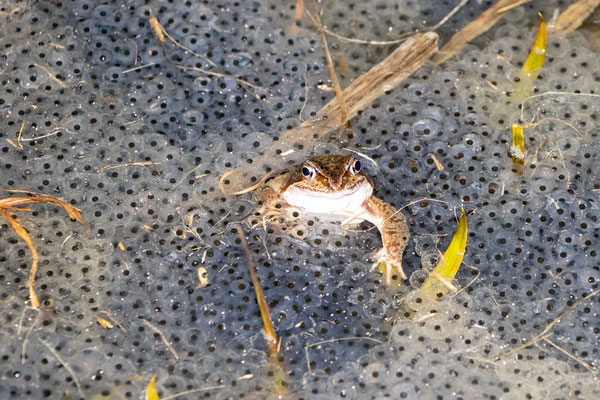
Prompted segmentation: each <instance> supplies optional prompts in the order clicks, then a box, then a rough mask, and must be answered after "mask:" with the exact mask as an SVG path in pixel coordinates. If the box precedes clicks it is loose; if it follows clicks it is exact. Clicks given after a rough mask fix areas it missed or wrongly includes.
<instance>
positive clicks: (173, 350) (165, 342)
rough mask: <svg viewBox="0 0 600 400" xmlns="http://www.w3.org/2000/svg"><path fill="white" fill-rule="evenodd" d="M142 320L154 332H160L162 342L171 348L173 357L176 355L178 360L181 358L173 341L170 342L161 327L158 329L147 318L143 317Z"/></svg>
mask: <svg viewBox="0 0 600 400" xmlns="http://www.w3.org/2000/svg"><path fill="white" fill-rule="evenodd" d="M142 322H143V323H144V324H145V325H146V326H147V327H148V328H150V329H152V330H153V331H154V332H156V334H158V336H160V340H162V342H163V343H164V344H165V346H167V349H169V351H170V352H171V354H173V357H175V359H176V360H179V354H177V352H176V351H175V349H174V348H173V346H171V343H169V341H168V340H167V337H166V336H165V334H164V333H162V332H161V331H160V329H158V328H157V327H155V326H154V325H152V324H151V323H150V322H148V321H146V320H145V319H142Z"/></svg>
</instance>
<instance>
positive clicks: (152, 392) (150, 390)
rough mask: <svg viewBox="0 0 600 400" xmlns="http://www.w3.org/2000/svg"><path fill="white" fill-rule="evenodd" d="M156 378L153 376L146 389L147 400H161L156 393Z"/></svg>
mask: <svg viewBox="0 0 600 400" xmlns="http://www.w3.org/2000/svg"><path fill="white" fill-rule="evenodd" d="M155 384H156V376H153V377H152V379H150V383H149V384H148V387H147V388H146V400H160V399H159V397H158V393H157V392H156V386H155Z"/></svg>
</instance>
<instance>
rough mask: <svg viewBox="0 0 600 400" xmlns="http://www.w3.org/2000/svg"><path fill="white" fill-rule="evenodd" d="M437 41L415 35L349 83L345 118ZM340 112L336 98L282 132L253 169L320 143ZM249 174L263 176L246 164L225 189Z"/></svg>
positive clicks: (410, 69)
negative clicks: (300, 122)
mask: <svg viewBox="0 0 600 400" xmlns="http://www.w3.org/2000/svg"><path fill="white" fill-rule="evenodd" d="M437 41H438V35H437V34H436V33H434V32H428V33H423V34H416V35H414V36H413V37H412V38H409V39H408V40H406V41H405V42H404V43H403V44H402V45H401V46H399V47H398V48H397V49H396V50H395V51H394V52H393V53H392V54H390V55H389V56H387V57H386V58H385V59H384V60H383V61H381V62H380V63H379V64H377V65H375V66H374V67H373V68H371V69H370V70H369V71H368V72H366V73H364V74H363V75H361V76H360V77H358V78H357V79H356V80H355V81H354V82H352V84H350V86H348V87H347V88H346V90H344V92H343V95H344V99H345V100H346V106H347V110H348V119H352V118H353V117H355V116H356V115H357V114H358V112H359V111H361V110H364V109H365V108H367V107H368V106H369V104H371V103H372V102H373V101H375V99H377V98H378V97H380V96H382V95H383V94H384V93H385V92H387V91H390V90H392V89H393V88H394V87H396V86H397V85H398V84H399V83H400V82H402V81H403V80H404V79H406V78H408V77H409V76H410V75H412V74H413V73H414V72H415V71H416V70H417V69H418V68H419V67H420V66H421V65H423V63H424V62H425V61H427V60H428V59H429V58H431V56H432V55H433V54H434V53H435V52H436V51H437ZM340 115H341V109H340V105H339V103H338V100H337V98H334V99H332V100H331V101H330V102H329V103H327V105H325V106H324V107H323V108H322V109H321V110H320V111H319V112H318V113H317V115H315V116H314V117H312V118H309V119H307V120H306V121H304V122H303V123H302V124H301V125H299V126H297V127H296V128H294V129H291V130H289V131H287V132H286V133H284V134H283V135H282V136H281V137H280V139H279V140H278V141H277V142H275V144H274V145H273V146H271V147H270V148H269V149H267V150H265V152H264V154H263V155H261V156H259V157H255V158H254V160H253V161H254V162H253V163H252V165H253V166H255V167H254V168H260V167H262V165H263V163H264V162H266V161H269V160H273V159H274V158H279V156H280V154H290V153H293V152H294V145H295V144H297V145H300V144H301V145H303V146H304V147H308V146H311V145H312V146H314V145H315V144H318V143H319V142H322V141H323V138H324V137H325V136H326V135H327V134H328V133H330V132H331V131H333V130H335V129H337V128H340V127H342V125H341V124H340V118H339V117H340ZM252 174H256V175H255V176H258V177H260V176H262V175H264V173H263V172H261V171H260V170H258V171H257V170H252V169H251V167H250V166H248V165H246V166H244V169H242V168H238V169H236V170H233V173H230V175H229V176H228V180H229V182H230V183H229V185H230V186H229V187H230V188H231V189H229V190H227V192H228V193H233V192H235V191H237V189H239V188H243V187H245V186H248V182H247V181H250V178H251V177H252V176H253V175H252ZM245 180H247V181H245Z"/></svg>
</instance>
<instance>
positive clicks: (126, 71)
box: [121, 62, 156, 74]
mask: <svg viewBox="0 0 600 400" xmlns="http://www.w3.org/2000/svg"><path fill="white" fill-rule="evenodd" d="M153 65H156V63H155V62H151V63H150V64H145V65H139V66H137V67H133V68H129V69H126V70H125V71H121V73H122V74H127V73H129V72H133V71H137V70H140V69H142V68H148V67H151V66H153Z"/></svg>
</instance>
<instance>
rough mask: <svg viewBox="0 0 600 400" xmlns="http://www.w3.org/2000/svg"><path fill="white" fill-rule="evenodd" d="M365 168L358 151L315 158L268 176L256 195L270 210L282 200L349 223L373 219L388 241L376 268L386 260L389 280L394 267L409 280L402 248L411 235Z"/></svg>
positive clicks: (285, 205) (380, 252)
mask: <svg viewBox="0 0 600 400" xmlns="http://www.w3.org/2000/svg"><path fill="white" fill-rule="evenodd" d="M360 171H361V162H360V160H359V159H357V158H356V157H354V156H353V155H327V156H315V157H311V158H309V159H308V160H306V161H305V162H304V163H303V164H298V165H295V166H293V167H290V168H288V169H285V170H283V171H281V172H279V173H278V174H276V175H274V176H272V177H271V178H269V179H267V180H266V181H265V182H264V184H263V186H262V187H261V188H260V189H259V190H257V192H256V193H257V198H258V200H260V201H261V202H263V205H264V206H265V208H271V207H273V206H275V205H276V204H280V205H281V206H282V207H284V208H290V207H293V208H295V209H298V210H299V211H300V212H302V213H306V214H315V215H318V216H327V217H333V218H336V219H344V221H345V222H351V223H360V222H362V221H365V220H366V221H369V222H371V223H373V224H374V225H375V226H377V228H378V229H379V232H380V233H381V238H382V241H383V248H382V249H380V250H379V251H378V252H377V253H376V254H375V257H376V262H375V263H374V264H373V267H375V268H376V267H377V266H378V265H379V264H380V263H385V264H386V282H387V283H388V284H390V283H391V276H392V269H396V270H397V271H398V273H399V274H400V276H401V277H402V278H403V279H406V274H405V273H404V271H403V269H402V252H403V251H404V247H405V246H406V243H407V242H408V238H409V237H410V234H409V232H408V226H407V224H406V219H405V218H404V215H402V213H400V212H398V211H397V210H396V209H395V208H394V207H393V206H392V205H390V204H387V203H385V202H383V201H382V200H380V199H378V198H377V197H375V196H373V183H372V182H371V180H370V179H369V178H368V177H367V176H365V175H363V174H361V172H360Z"/></svg>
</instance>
